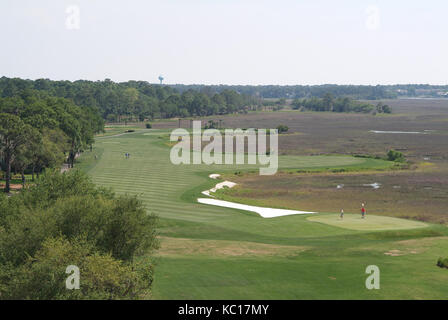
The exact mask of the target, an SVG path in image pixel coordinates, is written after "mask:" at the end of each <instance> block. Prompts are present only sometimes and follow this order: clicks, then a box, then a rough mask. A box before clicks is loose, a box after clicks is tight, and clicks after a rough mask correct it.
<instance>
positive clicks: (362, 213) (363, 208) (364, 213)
mask: <svg viewBox="0 0 448 320" xmlns="http://www.w3.org/2000/svg"><path fill="white" fill-rule="evenodd" d="M365 217H366V208H365V207H364V203H363V204H361V218H363V219H364V218H365Z"/></svg>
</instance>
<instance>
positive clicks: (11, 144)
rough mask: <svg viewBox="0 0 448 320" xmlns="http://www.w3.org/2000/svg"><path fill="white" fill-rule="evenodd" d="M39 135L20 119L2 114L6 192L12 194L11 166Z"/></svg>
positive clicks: (0, 145) (0, 127) (0, 140)
mask: <svg viewBox="0 0 448 320" xmlns="http://www.w3.org/2000/svg"><path fill="white" fill-rule="evenodd" d="M38 134H39V133H38V132H37V131H36V130H35V129H33V127H31V126H30V125H27V124H25V123H24V122H23V121H22V120H21V119H20V118H19V117H17V116H15V115H12V114H7V113H2V114H0V151H1V154H2V156H3V159H4V163H5V167H6V175H5V180H6V186H5V190H4V191H5V192H6V193H9V192H10V182H11V164H12V162H13V161H14V158H15V157H16V156H17V155H18V153H19V150H21V149H22V148H25V145H26V144H27V142H28V141H29V140H30V139H33V138H34V136H36V135H38Z"/></svg>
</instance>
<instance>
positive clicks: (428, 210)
mask: <svg viewBox="0 0 448 320" xmlns="http://www.w3.org/2000/svg"><path fill="white" fill-rule="evenodd" d="M384 102H385V103H387V104H389V105H390V106H392V108H393V114H392V115H377V116H374V115H365V114H346V113H344V114H335V113H311V112H297V111H280V112H262V113H249V114H246V115H233V116H219V117H216V116H215V117H211V118H207V119H205V118H204V120H208V119H214V120H218V119H222V120H223V122H224V126H225V127H228V128H252V127H253V128H275V127H276V126H278V125H279V124H284V125H287V126H288V127H289V128H290V130H289V133H293V134H287V135H281V136H280V138H279V148H280V153H281V154H297V155H314V154H368V155H380V156H384V155H385V153H386V152H387V151H388V150H389V149H396V150H400V151H402V152H403V153H404V154H405V155H406V158H407V159H408V160H409V161H410V162H411V163H412V166H411V169H409V170H402V171H390V172H358V173H342V174H341V173H313V174H300V173H294V174H290V173H279V174H277V175H275V176H264V177H262V176H258V175H243V176H238V177H237V176H232V177H231V179H233V181H235V182H237V183H238V184H239V186H238V187H236V188H234V189H232V190H229V191H226V192H225V194H224V195H223V196H224V197H226V198H227V199H230V200H236V201H241V202H250V203H256V204H259V205H265V206H275V207H283V208H295V209H300V210H310V211H318V212H339V211H340V210H341V208H344V210H345V212H353V213H357V212H359V208H360V203H361V202H365V203H366V204H367V212H368V213H370V214H379V215H389V216H398V217H409V218H413V219H418V220H422V221H430V222H436V223H448V210H447V205H448V99H446V100H416V99H415V100H411V99H409V100H389V101H384ZM177 125H178V123H177V121H176V122H170V123H157V124H155V125H154V127H165V128H166V127H173V128H175V127H177ZM183 126H184V127H187V126H188V121H186V120H184V122H183ZM370 130H377V131H408V132H409V131H412V132H414V131H416V132H424V133H425V134H389V133H372V132H369V131H370ZM372 183H380V184H381V186H380V188H379V189H373V188H372V187H369V186H364V185H367V184H372ZM338 185H341V186H342V185H343V187H341V188H339V189H338V188H337V186H338Z"/></svg>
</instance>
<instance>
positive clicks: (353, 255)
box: [78, 129, 448, 299]
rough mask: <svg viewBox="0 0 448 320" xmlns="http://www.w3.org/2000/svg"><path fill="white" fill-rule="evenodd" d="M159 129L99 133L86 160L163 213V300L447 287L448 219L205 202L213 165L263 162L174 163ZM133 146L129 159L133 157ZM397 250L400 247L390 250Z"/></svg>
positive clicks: (336, 160) (318, 162)
mask: <svg viewBox="0 0 448 320" xmlns="http://www.w3.org/2000/svg"><path fill="white" fill-rule="evenodd" d="M147 133H151V134H149V135H145V134H147ZM153 133H154V134H153ZM159 133H163V131H154V130H145V129H142V130H139V131H136V132H135V133H128V134H124V135H120V136H110V137H105V138H101V139H97V142H96V144H95V146H94V150H93V152H86V153H84V154H83V155H82V157H81V159H80V161H81V162H80V163H79V165H78V167H79V168H82V169H83V170H85V171H87V172H88V173H89V175H90V176H91V177H92V179H93V181H94V182H95V183H97V184H99V185H103V186H106V187H111V188H113V189H114V190H115V191H116V192H117V193H122V194H123V193H128V194H135V195H139V196H140V198H141V199H142V200H143V201H144V203H145V204H146V206H147V208H148V211H151V212H154V213H156V214H157V215H158V216H159V217H160V221H159V233H160V237H161V238H160V239H161V249H160V250H159V252H158V254H157V256H156V257H155V259H156V271H155V272H156V273H155V279H154V287H153V298H154V299H394V298H397V299H414V298H432V299H446V297H447V296H448V286H446V283H448V272H447V271H446V270H443V269H440V268H438V267H436V266H435V263H436V261H437V259H438V258H439V256H446V254H447V249H448V232H447V228H445V227H443V226H440V225H432V224H428V226H427V227H422V228H417V229H406V230H403V229H402V230H400V229H394V230H387V231H375V232H373V231H372V230H352V229H345V228H339V227H338V226H334V225H331V224H327V223H316V222H312V221H309V220H307V218H308V217H307V216H286V217H280V218H274V219H263V218H261V217H260V216H259V215H258V214H256V213H250V212H244V211H239V210H233V209H228V208H222V207H214V206H209V205H202V204H198V203H196V198H197V197H198V196H199V195H200V192H201V191H203V190H206V189H209V188H211V187H212V186H213V185H214V184H216V180H212V179H209V178H208V175H209V174H210V173H232V172H234V171H235V170H244V169H247V170H255V169H256V167H255V166H243V168H241V167H238V168H237V167H235V166H216V165H212V166H205V165H187V166H185V165H184V166H175V165H172V164H171V162H170V160H169V153H170V149H169V148H168V147H167V146H166V145H164V143H163V142H162V141H163V138H162V137H160V135H159ZM166 133H167V132H165V134H166ZM126 152H129V153H130V154H131V157H130V159H125V157H124V153H126ZM95 155H97V157H98V159H97V160H95V157H94V156H95ZM279 161H280V166H281V167H282V168H297V169H310V168H327V167H341V166H346V167H350V166H359V167H361V166H363V165H364V164H365V162H363V161H366V160H365V159H362V158H352V157H343V156H334V157H327V156H316V157H309V156H281V157H280V159H279ZM377 164H378V165H382V166H384V165H385V164H384V162H380V163H377ZM369 166H372V163H370V164H369ZM296 209H298V210H300V209H301V208H296ZM369 218H370V217H369ZM411 223H412V222H411ZM391 250H399V252H398V253H397V252H396V251H394V253H396V254H395V255H394V256H391V255H387V254H385V253H387V252H390V251H391ZM413 252H415V253H413ZM371 264H375V265H377V266H379V268H380V270H381V281H382V282H381V290H376V291H370V290H367V289H366V288H365V279H366V277H367V275H366V274H365V269H366V267H367V266H368V265H371Z"/></svg>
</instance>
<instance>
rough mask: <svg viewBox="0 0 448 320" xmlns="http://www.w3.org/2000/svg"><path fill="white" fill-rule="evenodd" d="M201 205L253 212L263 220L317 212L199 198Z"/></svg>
mask: <svg viewBox="0 0 448 320" xmlns="http://www.w3.org/2000/svg"><path fill="white" fill-rule="evenodd" d="M198 202H199V203H204V204H211V205H213V206H219V207H226V208H232V209H240V210H245V211H252V212H256V213H258V214H259V215H260V216H262V217H263V218H276V217H282V216H290V215H293V214H312V213H315V212H307V211H296V210H285V209H273V208H263V207H256V206H249V205H246V204H240V203H235V202H230V201H224V200H217V199H205V198H199V199H198Z"/></svg>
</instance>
